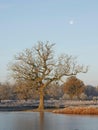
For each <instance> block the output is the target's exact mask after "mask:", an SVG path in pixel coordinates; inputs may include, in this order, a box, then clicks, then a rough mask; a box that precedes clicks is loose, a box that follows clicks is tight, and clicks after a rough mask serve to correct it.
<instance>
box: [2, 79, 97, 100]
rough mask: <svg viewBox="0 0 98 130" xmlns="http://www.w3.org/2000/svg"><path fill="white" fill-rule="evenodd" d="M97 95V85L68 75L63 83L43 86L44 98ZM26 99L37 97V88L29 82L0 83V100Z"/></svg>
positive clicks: (93, 97) (92, 97)
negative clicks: (86, 83)
mask: <svg viewBox="0 0 98 130" xmlns="http://www.w3.org/2000/svg"><path fill="white" fill-rule="evenodd" d="M70 80H71V81H70ZM74 80H75V81H74ZM97 97H98V86H97V87H96V86H92V85H84V83H83V81H81V80H80V79H77V78H76V77H69V78H68V79H67V80H66V82H65V83H64V84H59V83H57V82H53V83H51V84H49V85H48V86H47V87H46V88H45V93H44V98H45V100H50V99H57V100H59V99H64V100H92V99H97ZM28 99H31V100H33V99H39V96H38V90H37V89H34V88H33V89H32V88H31V87H30V85H29V84H23V83H20V84H17V83H15V84H10V83H3V84H0V101H1V100H28Z"/></svg>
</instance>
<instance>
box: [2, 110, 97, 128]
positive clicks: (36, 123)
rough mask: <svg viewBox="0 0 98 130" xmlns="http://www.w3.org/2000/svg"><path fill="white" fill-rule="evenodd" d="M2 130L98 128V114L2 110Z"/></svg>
mask: <svg viewBox="0 0 98 130" xmlns="http://www.w3.org/2000/svg"><path fill="white" fill-rule="evenodd" d="M0 130H98V116H79V115H62V114H53V113H49V112H45V113H43V112H41V113H39V112H0Z"/></svg>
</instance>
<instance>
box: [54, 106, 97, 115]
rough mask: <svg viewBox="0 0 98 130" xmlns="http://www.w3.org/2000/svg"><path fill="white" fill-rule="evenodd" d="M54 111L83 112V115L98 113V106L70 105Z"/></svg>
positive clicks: (64, 112)
mask: <svg viewBox="0 0 98 130" xmlns="http://www.w3.org/2000/svg"><path fill="white" fill-rule="evenodd" d="M53 112H54V113H62V114H82V115H98V108H95V107H68V108H64V109H61V110H54V111H53Z"/></svg>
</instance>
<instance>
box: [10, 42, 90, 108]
mask: <svg viewBox="0 0 98 130" xmlns="http://www.w3.org/2000/svg"><path fill="white" fill-rule="evenodd" d="M54 45H55V44H50V43H49V42H48V41H47V42H46V43H43V42H38V44H37V45H35V46H34V47H33V48H31V49H26V50H24V51H23V52H21V53H19V54H17V55H16V56H15V62H14V63H12V65H11V66H10V69H11V70H12V77H13V78H14V79H15V80H16V81H17V82H26V83H29V84H31V87H36V88H37V89H38V91H39V96H40V103H39V110H43V109H44V89H45V88H46V86H47V85H49V84H50V83H51V82H53V81H59V80H60V79H61V78H62V77H64V76H71V75H77V74H78V73H81V72H82V73H86V72H87V67H85V66H83V65H78V64H77V62H76V58H75V57H73V56H69V55H66V54H63V55H61V56H59V57H58V58H57V59H56V58H55V56H54V51H53V47H54Z"/></svg>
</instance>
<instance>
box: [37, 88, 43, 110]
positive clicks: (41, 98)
mask: <svg viewBox="0 0 98 130" xmlns="http://www.w3.org/2000/svg"><path fill="white" fill-rule="evenodd" d="M39 98H40V99H39V107H38V109H39V110H41V111H42V110H43V109H44V92H43V88H42V87H41V88H40V91H39Z"/></svg>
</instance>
